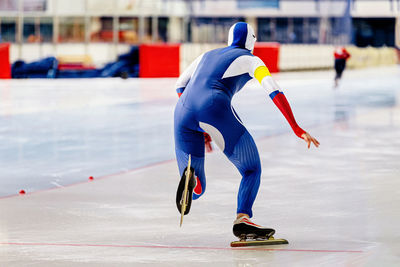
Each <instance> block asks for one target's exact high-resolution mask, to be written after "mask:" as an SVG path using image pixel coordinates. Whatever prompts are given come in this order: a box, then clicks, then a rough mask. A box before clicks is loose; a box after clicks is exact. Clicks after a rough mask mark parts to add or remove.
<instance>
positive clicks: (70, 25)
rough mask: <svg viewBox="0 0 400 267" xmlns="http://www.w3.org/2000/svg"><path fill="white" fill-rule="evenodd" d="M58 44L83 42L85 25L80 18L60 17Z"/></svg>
mask: <svg viewBox="0 0 400 267" xmlns="http://www.w3.org/2000/svg"><path fill="white" fill-rule="evenodd" d="M58 39H59V41H60V42H73V43H78V42H84V41H85V23H84V18H82V17H61V18H60V35H59V37H58Z"/></svg>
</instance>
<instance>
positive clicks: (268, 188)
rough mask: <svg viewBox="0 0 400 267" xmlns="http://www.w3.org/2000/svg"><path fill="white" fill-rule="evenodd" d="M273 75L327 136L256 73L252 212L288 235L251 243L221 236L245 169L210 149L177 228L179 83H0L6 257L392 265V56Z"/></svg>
mask: <svg viewBox="0 0 400 267" xmlns="http://www.w3.org/2000/svg"><path fill="white" fill-rule="evenodd" d="M275 77H276V79H277V81H278V83H279V84H280V86H281V87H282V89H283V91H284V92H285V94H286V96H287V98H288V99H289V102H290V103H291V105H292V109H293V111H294V114H295V116H296V119H297V121H298V123H299V124H300V125H301V126H302V127H303V128H305V130H307V131H309V132H310V133H311V134H312V135H314V136H315V137H316V138H317V139H318V140H319V141H320V142H321V146H320V148H318V149H316V148H314V147H313V148H311V149H309V150H307V149H306V146H305V143H304V142H303V141H302V140H300V139H298V138H297V137H296V136H295V135H294V134H293V133H292V132H291V130H290V128H289V126H288V124H287V123H286V121H285V120H284V118H283V116H282V115H281V114H280V113H279V111H278V110H277V109H276V107H275V106H274V105H273V103H272V101H270V100H269V99H268V97H267V95H266V93H265V92H263V91H262V89H261V88H260V87H258V86H257V84H255V83H251V84H249V85H248V86H247V88H245V89H243V91H242V92H240V93H239V94H238V95H237V96H236V98H235V99H234V106H235V107H236V110H237V111H238V113H239V115H240V116H241V119H242V120H243V122H244V124H245V125H246V126H248V129H249V130H250V132H251V133H252V134H253V136H254V137H255V139H256V143H257V146H258V150H259V152H260V156H261V161H262V167H263V174H262V182H261V187H260V190H259V194H258V197H257V199H256V202H255V204H254V222H256V223H258V224H262V225H265V226H268V227H273V228H275V229H276V234H275V236H276V237H282V238H286V239H287V240H288V241H289V245H281V246H274V247H260V248H251V249H232V248H230V246H229V243H230V242H231V241H233V240H235V238H234V236H233V234H232V222H233V220H234V217H235V210H236V194H237V189H238V186H239V183H240V175H239V173H238V172H237V170H236V169H235V168H234V166H233V165H232V164H231V163H230V162H229V161H228V160H227V159H226V158H225V156H224V155H223V154H222V153H221V152H220V151H218V150H216V151H215V152H213V153H210V154H207V155H206V175H207V192H206V193H205V195H204V196H203V197H202V198H201V199H199V200H196V201H194V202H193V204H192V208H191V212H190V214H189V215H188V216H185V217H184V222H183V226H182V228H180V227H179V219H180V216H179V213H178V211H177V209H176V206H175V192H176V187H177V184H178V180H179V178H180V177H178V170H177V167H176V163H175V161H174V154H173V151H174V148H173V135H172V124H173V122H172V114H173V107H174V104H175V102H176V95H175V92H174V88H173V84H174V82H175V79H158V80H157V79H144V80H140V79H129V80H126V81H123V80H118V79H104V80H97V79H96V80H11V81H0V97H1V103H0V167H1V168H0V171H1V173H0V266H137V265H145V264H146V265H150V266H161V265H162V266H205V265H211V266H378V265H379V266H399V265H400V242H399V241H400V230H399V225H400V208H399V207H398V205H399V203H400V163H399V162H400V138H399V137H400V105H399V101H400V70H399V68H398V67H390V68H374V69H365V70H357V71H355V70H346V72H345V73H344V77H343V80H342V82H341V85H340V87H339V88H337V89H333V88H332V86H333V73H332V72H331V71H321V72H296V73H281V74H277V75H275ZM89 176H94V180H93V181H89V180H88V179H87V178H88V177H89ZM19 189H25V190H26V191H27V194H25V195H18V194H17V193H18V190H19Z"/></svg>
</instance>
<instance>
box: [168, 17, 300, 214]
mask: <svg viewBox="0 0 400 267" xmlns="http://www.w3.org/2000/svg"><path fill="white" fill-rule="evenodd" d="M229 39H230V40H229V44H230V45H229V46H228V47H225V48H220V49H215V50H211V51H209V52H206V53H204V54H203V55H201V56H200V57H198V58H197V59H196V60H195V61H194V62H193V63H192V64H191V65H190V66H189V68H188V69H187V70H186V71H185V72H184V73H183V74H182V75H181V77H180V78H179V80H178V82H177V88H178V89H177V92H178V94H179V95H180V98H179V101H178V103H177V105H176V108H175V114H174V135H175V151H176V158H177V162H178V167H179V171H180V175H182V174H183V171H184V169H185V167H186V166H187V162H188V156H189V154H190V155H191V160H192V167H193V168H194V170H195V177H196V182H197V183H196V187H195V189H194V192H193V199H197V198H199V197H200V196H201V195H202V194H203V193H204V191H205V189H206V177H205V173H204V150H205V147H204V135H203V132H206V133H208V134H209V135H210V136H211V137H212V139H213V140H214V142H215V143H216V144H217V145H218V146H219V147H220V148H221V150H222V151H223V152H224V154H225V155H226V156H227V157H228V159H229V160H230V161H231V162H232V163H233V164H234V165H235V166H236V168H237V169H238V170H239V172H240V174H241V175H242V180H241V184H240V188H239V192H238V198H237V201H238V203H237V204H238V206H237V213H245V214H248V215H249V216H250V217H252V206H253V203H254V200H255V198H256V195H257V192H258V188H259V185H260V176H261V163H260V157H259V154H258V150H257V147H256V144H255V142H254V140H253V138H252V136H251V135H250V134H249V132H248V131H247V129H246V128H245V127H244V125H243V124H242V122H241V120H240V119H239V117H238V115H237V114H236V112H235V110H234V109H233V107H232V105H231V101H232V97H233V95H234V94H235V93H237V92H238V91H240V89H241V88H242V87H243V86H244V85H245V84H246V83H247V82H248V81H249V80H250V79H252V78H257V79H258V80H259V81H260V83H261V84H262V85H263V87H264V88H266V89H267V90H268V91H269V92H270V96H271V98H272V99H273V100H274V102H275V101H276V100H277V99H274V98H275V97H276V96H278V95H281V96H280V97H283V98H284V96H283V94H282V92H281V91H280V88H279V87H278V85H277V84H276V83H275V82H274V81H273V79H272V78H271V76H270V74H269V71H268V69H267V68H266V67H265V65H264V63H263V62H262V61H261V60H260V59H259V58H258V57H256V56H254V55H253V54H252V53H251V50H252V49H253V47H254V42H255V40H256V39H255V36H254V32H253V30H252V28H251V27H249V25H248V24H246V23H243V22H242V23H241V22H239V23H237V24H235V25H234V26H233V27H232V28H231V31H230V38H229ZM278 98H279V97H278ZM275 104H277V103H275ZM283 106H284V104H283ZM279 108H280V109H281V107H279ZM285 108H287V107H284V108H283V109H285ZM289 109H290V108H289ZM281 111H282V109H281ZM282 112H283V111H282ZM289 113H290V114H289V115H292V114H291V112H289ZM284 115H285V117H286V114H285V113H284ZM286 118H287V119H288V117H286ZM288 120H289V119H288ZM293 120H294V118H293ZM289 122H290V121H289ZM291 125H292V124H291ZM293 127H295V128H293ZM292 128H293V129H294V130H295V132H296V130H297V131H298V132H297V133H296V134H298V135H301V134H302V132H301V131H302V130H301V128H300V127H298V126H297V124H295V122H294V125H292ZM300 130H301V131H300Z"/></svg>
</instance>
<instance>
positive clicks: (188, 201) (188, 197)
mask: <svg viewBox="0 0 400 267" xmlns="http://www.w3.org/2000/svg"><path fill="white" fill-rule="evenodd" d="M186 171H187V167H186V168H185V170H184V171H183V174H182V177H181V181H180V182H179V185H178V190H177V191H176V207H177V208H178V211H179V213H181V208H182V204H183V195H184V190H185V181H186ZM195 186H196V180H195V178H194V169H193V168H192V167H190V177H189V183H188V191H187V194H186V210H185V213H184V215H186V214H188V213H189V211H190V206H191V204H192V197H193V189H194V187H195Z"/></svg>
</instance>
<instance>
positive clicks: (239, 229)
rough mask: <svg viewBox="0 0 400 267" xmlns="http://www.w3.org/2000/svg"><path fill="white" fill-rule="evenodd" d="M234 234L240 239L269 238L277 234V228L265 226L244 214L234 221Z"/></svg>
mask: <svg viewBox="0 0 400 267" xmlns="http://www.w3.org/2000/svg"><path fill="white" fill-rule="evenodd" d="M233 234H234V235H235V236H236V237H238V238H239V239H240V240H243V241H245V240H247V239H253V240H255V239H269V238H270V237H272V236H273V235H274V234H275V230H274V229H271V228H265V227H262V226H260V225H257V224H255V223H253V222H251V221H250V219H249V217H247V216H242V217H240V218H239V219H236V220H235V221H234V222H233Z"/></svg>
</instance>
